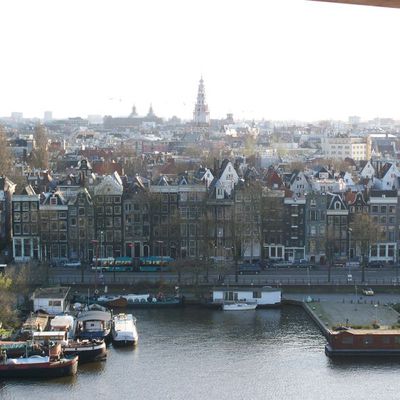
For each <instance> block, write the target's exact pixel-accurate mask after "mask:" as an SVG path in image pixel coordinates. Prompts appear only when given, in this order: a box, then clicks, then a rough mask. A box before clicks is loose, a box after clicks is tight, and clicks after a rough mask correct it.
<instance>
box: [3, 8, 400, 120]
mask: <svg viewBox="0 0 400 400" xmlns="http://www.w3.org/2000/svg"><path fill="white" fill-rule="evenodd" d="M0 16H1V19H0V38H1V39H0V43H1V47H0V51H1V63H0V115H1V116H7V115H9V114H10V113H11V111H21V112H24V116H27V117H31V116H40V117H42V116H43V112H44V111H45V110H52V111H53V115H54V117H65V116H76V115H80V116H86V115H88V114H103V115H104V114H112V115H114V116H116V115H128V114H129V112H130V110H131V107H132V105H133V104H135V105H136V107H137V110H138V112H139V114H144V113H146V112H147V110H148V107H149V104H150V102H152V103H153V108H154V111H155V112H156V114H157V115H159V116H163V117H169V116H172V115H174V114H175V115H178V116H179V117H182V118H191V116H192V112H193V107H194V102H195V99H196V92H197V85H198V80H199V78H200V75H201V74H203V76H204V81H205V87H206V96H207V101H208V104H209V108H210V112H211V117H212V118H218V117H222V116H225V114H226V113H227V112H233V113H234V116H235V117H237V118H242V117H248V118H262V117H264V118H266V119H300V120H312V119H331V118H334V119H335V118H341V119H345V118H347V116H349V115H360V116H361V117H362V118H373V117H376V116H380V117H386V116H391V117H394V118H399V119H400V107H399V106H400V104H399V103H400V99H399V97H400V96H399V94H400V52H399V38H400V10H397V9H385V8H376V7H365V6H349V5H341V4H328V3H319V2H312V1H306V0H250V1H245V0H241V1H237V0H202V1H198V0H197V1H192V0H168V1H166V0H142V1H135V0H126V1H125V0H109V1H101V0H94V1H90V0H48V1H47V0H35V1H33V0H1V1H0Z"/></svg>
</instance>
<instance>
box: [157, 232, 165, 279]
mask: <svg viewBox="0 0 400 400" xmlns="http://www.w3.org/2000/svg"><path fill="white" fill-rule="evenodd" d="M156 243H158V245H159V249H160V256H161V263H160V283H161V281H162V270H163V261H164V258H163V244H164V241H163V240H157V241H156Z"/></svg>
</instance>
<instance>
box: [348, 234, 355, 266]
mask: <svg viewBox="0 0 400 400" xmlns="http://www.w3.org/2000/svg"><path fill="white" fill-rule="evenodd" d="M348 232H349V256H348V259H349V261H350V260H351V258H352V257H351V233H352V232H353V229H352V228H349V229H348ZM356 250H357V249H356Z"/></svg>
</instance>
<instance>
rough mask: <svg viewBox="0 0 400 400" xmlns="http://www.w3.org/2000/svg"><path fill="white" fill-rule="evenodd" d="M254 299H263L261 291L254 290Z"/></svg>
mask: <svg viewBox="0 0 400 400" xmlns="http://www.w3.org/2000/svg"><path fill="white" fill-rule="evenodd" d="M253 299H261V292H253Z"/></svg>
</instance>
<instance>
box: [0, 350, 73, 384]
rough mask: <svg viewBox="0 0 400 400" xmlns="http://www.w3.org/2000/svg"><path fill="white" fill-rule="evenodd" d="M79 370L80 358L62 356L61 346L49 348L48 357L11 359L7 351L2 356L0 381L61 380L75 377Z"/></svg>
mask: <svg viewBox="0 0 400 400" xmlns="http://www.w3.org/2000/svg"><path fill="white" fill-rule="evenodd" d="M77 368H78V356H74V357H72V358H69V357H64V356H61V345H60V344H56V345H54V346H51V347H50V348H49V353H48V356H40V355H34V356H25V357H19V358H10V357H8V355H7V351H3V352H2V353H1V355H0V379H6V378H28V379H32V378H39V379H49V378H60V377H63V376H69V375H75V374H76V372H77Z"/></svg>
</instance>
